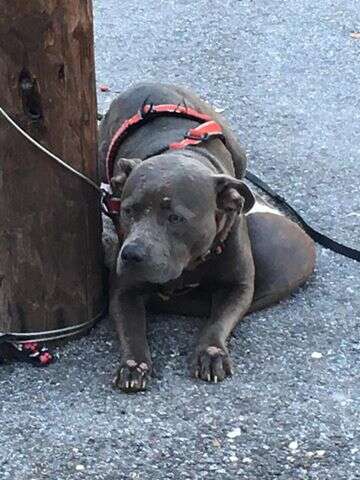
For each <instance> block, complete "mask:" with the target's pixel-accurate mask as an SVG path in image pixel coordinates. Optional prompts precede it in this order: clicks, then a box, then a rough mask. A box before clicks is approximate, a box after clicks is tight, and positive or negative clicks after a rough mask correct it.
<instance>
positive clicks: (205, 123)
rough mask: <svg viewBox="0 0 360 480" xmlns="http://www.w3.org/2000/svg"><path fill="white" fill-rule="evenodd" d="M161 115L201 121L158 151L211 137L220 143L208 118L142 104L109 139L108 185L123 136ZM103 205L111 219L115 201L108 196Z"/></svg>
mask: <svg viewBox="0 0 360 480" xmlns="http://www.w3.org/2000/svg"><path fill="white" fill-rule="evenodd" d="M165 115H170V116H178V117H185V118H188V119H190V120H196V121H198V122H201V124H200V125H199V126H198V127H195V128H191V129H190V130H189V131H188V132H186V133H185V135H184V138H183V139H182V140H180V141H178V142H173V143H170V144H169V145H167V146H166V147H165V148H164V149H162V152H163V151H166V150H180V149H182V148H186V147H188V146H189V145H198V144H199V143H202V142H205V141H207V140H210V139H212V138H221V139H222V140H224V135H223V131H222V128H221V126H220V125H219V124H218V123H216V122H215V121H214V120H212V119H211V117H210V116H209V115H206V114H204V113H200V112H197V111H196V110H194V109H192V108H189V107H184V106H181V105H171V104H165V105H152V104H150V105H143V106H142V108H141V110H140V111H139V112H138V113H136V114H135V115H134V116H132V117H131V118H129V119H128V120H125V121H124V122H123V123H122V125H121V126H120V127H119V128H118V130H117V131H116V132H115V134H114V136H113V138H112V140H111V143H110V146H109V149H108V152H107V155H106V175H107V179H108V182H109V183H110V180H111V178H112V176H113V171H114V163H115V158H116V155H117V152H118V150H119V147H120V145H121V143H122V142H123V141H124V139H125V137H127V136H128V135H129V134H130V133H131V131H133V130H134V129H136V128H139V127H141V126H142V125H144V124H145V123H146V122H148V121H149V120H150V119H151V118H154V117H159V116H165ZM104 202H105V205H106V208H107V210H108V213H109V214H110V216H115V215H117V214H119V213H120V206H121V203H120V199H119V198H117V197H113V196H111V195H110V196H108V197H107V198H105V199H104Z"/></svg>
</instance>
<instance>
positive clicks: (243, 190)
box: [213, 175, 255, 213]
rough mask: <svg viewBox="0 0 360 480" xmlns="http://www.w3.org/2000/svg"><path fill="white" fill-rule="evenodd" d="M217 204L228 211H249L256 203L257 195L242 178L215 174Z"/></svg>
mask: <svg viewBox="0 0 360 480" xmlns="http://www.w3.org/2000/svg"><path fill="white" fill-rule="evenodd" d="M213 178H214V182H215V190H216V192H217V206H218V208H219V209H220V210H224V211H225V212H227V213H234V212H237V213H240V212H241V213H247V212H248V211H249V210H251V209H252V207H253V206H254V204H255V197H254V194H253V193H252V191H251V190H250V188H249V187H248V186H247V185H246V183H245V182H243V181H242V180H238V179H237V178H234V177H231V176H230V175H214V176H213Z"/></svg>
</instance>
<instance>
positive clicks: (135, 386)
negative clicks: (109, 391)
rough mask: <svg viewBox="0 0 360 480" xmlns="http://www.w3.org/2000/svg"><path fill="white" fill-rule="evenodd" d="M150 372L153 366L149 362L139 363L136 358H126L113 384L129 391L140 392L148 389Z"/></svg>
mask: <svg viewBox="0 0 360 480" xmlns="http://www.w3.org/2000/svg"><path fill="white" fill-rule="evenodd" d="M150 374H151V366H150V363H149V362H139V363H138V362H136V361H135V360H131V359H130V360H126V361H125V362H123V363H121V365H120V368H119V370H118V372H117V374H116V377H115V378H114V381H113V385H114V387H115V388H119V389H120V390H122V391H124V392H127V393H135V392H139V391H141V390H145V389H146V386H147V384H148V381H149V379H150Z"/></svg>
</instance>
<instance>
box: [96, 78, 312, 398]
mask: <svg viewBox="0 0 360 480" xmlns="http://www.w3.org/2000/svg"><path fill="white" fill-rule="evenodd" d="M159 105H163V106H164V105H168V106H169V105H172V106H174V105H175V106H176V107H175V108H178V110H177V111H173V114H171V113H169V112H164V113H163V114H157V115H148V116H147V118H146V121H142V120H141V121H139V122H138V123H137V124H136V125H135V126H129V125H128V127H127V129H126V134H125V135H124V136H123V137H122V138H121V141H118V142H116V141H114V137H115V139H116V135H117V132H118V131H119V128H121V127H122V126H123V125H124V122H126V121H128V120H129V119H131V118H132V117H133V116H134V115H135V114H136V113H137V112H139V111H142V112H143V113H146V112H148V111H152V109H153V107H154V106H159ZM167 108H168V109H169V108H170V107H167ZM171 108H172V107H171ZM146 109H147V110H146ZM174 110H175V109H174ZM190 110H192V111H196V112H198V113H199V114H200V115H205V116H206V115H207V116H208V117H209V118H211V120H213V121H214V122H216V124H215V130H216V128H217V127H220V131H221V132H217V133H218V134H215V135H212V134H211V132H210V134H209V132H206V131H205V134H203V135H202V137H201V139H200V141H196V140H199V138H198V137H197V136H196V135H195V134H196V131H195V132H194V130H192V129H196V128H197V127H199V126H201V125H202V124H203V123H204V121H203V120H200V119H199V118H195V117H196V115H195V117H191V115H182V114H181V113H180V111H181V112H185V113H186V111H190ZM177 112H178V114H177ZM144 116H145V115H144ZM140 117H142V115H141V114H140ZM205 123H206V122H205ZM210 123H211V122H210ZM206 125H208V124H206ZM212 126H213V127H214V125H212ZM204 128H205V127H204ZM189 132H190V134H189ZM191 132H194V133H191ZM99 137H100V152H99V153H100V155H99V160H100V169H101V172H102V180H103V181H106V180H108V181H109V182H110V185H111V189H112V192H113V194H114V195H115V196H116V197H117V198H120V199H121V209H120V213H119V215H118V216H116V218H115V225H116V228H117V230H118V235H117V234H116V233H115V232H116V229H115V226H114V225H113V224H112V222H111V221H109V219H107V218H106V217H105V218H104V233H103V244H104V250H105V258H106V264H107V266H108V268H109V270H110V277H109V285H110V307H109V309H110V315H111V317H112V319H113V320H114V322H115V325H116V329H117V332H118V335H119V338H120V343H121V350H122V359H121V364H120V366H119V370H118V372H117V376H116V378H115V381H114V384H115V386H117V387H118V388H120V389H121V390H124V391H127V392H135V391H138V390H143V389H144V388H145V387H146V385H147V383H148V380H149V378H150V376H151V369H152V366H151V355H150V350H149V346H148V342H147V338H146V309H147V308H149V309H152V310H155V311H165V312H170V313H184V314H193V315H199V314H201V315H206V316H207V317H208V319H207V322H206V324H205V326H204V328H203V329H202V331H201V332H200V335H199V338H198V340H197V343H196V346H195V348H194V351H193V354H192V356H191V362H190V371H191V374H192V375H193V376H194V377H196V378H200V379H202V380H205V381H209V382H215V383H216V382H218V381H221V380H224V379H225V378H226V377H227V376H230V375H231V374H232V363H231V360H230V357H229V352H228V349H227V345H226V342H227V338H228V336H229V335H230V333H231V331H232V330H233V328H234V327H235V325H236V324H237V322H238V321H239V320H240V319H241V318H243V317H244V315H245V314H246V313H247V312H249V311H253V310H256V309H259V308H263V307H265V306H267V305H270V304H272V303H274V302H276V301H278V300H280V299H281V298H283V297H284V296H285V295H287V294H289V293H290V292H291V291H292V290H294V288H296V287H297V286H299V285H301V284H302V283H304V281H305V280H306V279H307V278H308V276H309V275H310V273H311V272H312V270H313V268H314V247H313V243H312V241H311V240H310V239H309V238H308V237H307V235H305V234H304V233H303V231H302V230H301V229H300V228H299V227H298V226H297V225H295V224H294V223H293V222H291V221H290V220H288V219H286V218H285V217H284V216H282V215H280V214H278V212H273V211H271V210H269V208H268V207H267V206H266V205H265V204H264V203H261V205H260V207H259V203H258V202H256V205H255V197H254V194H253V193H252V192H251V190H250V188H249V187H248V186H247V184H246V183H244V181H243V180H242V179H243V177H244V174H245V169H246V156H245V153H244V151H243V150H242V148H241V147H240V145H239V143H238V141H237V139H236V138H235V136H234V134H233V133H232V131H231V130H230V128H229V127H228V125H227V124H226V123H225V121H224V120H223V119H222V118H221V117H220V116H219V115H218V114H217V113H216V112H215V111H214V110H213V109H212V108H211V107H210V106H209V105H208V104H207V103H205V102H203V101H202V100H200V99H199V98H198V97H197V96H196V95H195V94H193V93H192V92H189V91H188V90H185V89H183V88H179V87H176V86H169V85H159V84H150V83H149V84H140V85H137V86H135V87H133V88H131V89H129V90H127V91H126V92H124V93H123V94H122V95H120V96H119V97H118V98H117V99H116V100H114V101H113V103H112V104H111V106H110V109H109V111H108V112H107V114H106V115H105V117H104V119H103V121H102V123H101V126H100V132H99ZM174 142H178V143H176V144H174ZM179 143H180V145H179ZM172 145H175V147H171V146H172ZM169 146H170V147H169ZM109 152H110V153H109ZM110 157H112V158H111V166H110V167H109V165H108V168H107V170H108V171H107V176H108V178H106V159H107V160H108V162H109V161H110V160H109V159H110ZM254 205H255V209H254Z"/></svg>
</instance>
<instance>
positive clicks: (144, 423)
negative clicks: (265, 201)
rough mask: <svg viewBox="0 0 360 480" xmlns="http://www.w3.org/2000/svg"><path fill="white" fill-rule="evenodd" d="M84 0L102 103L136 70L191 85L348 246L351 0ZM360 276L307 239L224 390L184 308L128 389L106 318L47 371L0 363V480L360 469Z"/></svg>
mask: <svg viewBox="0 0 360 480" xmlns="http://www.w3.org/2000/svg"><path fill="white" fill-rule="evenodd" d="M94 4H95V5H94V6H95V20H96V48H97V54H96V56H97V80H98V83H99V84H101V83H106V84H108V85H109V86H110V87H111V91H110V92H108V93H99V110H100V111H104V110H105V109H106V107H107V106H108V104H109V102H110V100H111V99H112V98H113V97H114V95H115V93H114V92H115V91H121V90H122V89H124V88H125V87H127V86H128V85H129V84H131V83H133V82H136V81H139V80H154V79H155V80H159V81H160V80H161V81H170V82H176V83H180V84H184V85H187V86H191V87H193V88H194V89H195V90H197V91H198V92H199V93H200V94H201V95H202V96H204V97H205V98H207V99H209V100H210V101H211V102H212V103H213V104H215V105H216V106H217V107H219V108H223V109H224V115H226V116H227V117H228V118H229V120H230V121H231V123H232V125H233V127H234V129H235V130H236V131H237V133H238V134H239V137H240V138H241V139H242V141H243V143H244V144H245V145H246V147H247V150H248V154H249V159H250V168H251V170H253V171H255V172H256V173H258V174H260V175H261V177H262V178H264V179H266V180H267V181H268V182H269V183H270V184H271V185H272V186H274V187H276V188H277V189H278V190H279V191H280V192H282V193H283V194H284V195H285V196H286V197H287V198H288V199H289V201H290V203H292V204H293V205H294V206H295V207H297V208H298V209H299V210H300V211H301V212H302V213H303V214H304V216H305V217H306V218H307V219H308V220H309V221H310V222H311V223H312V224H313V225H316V226H319V228H321V229H322V230H323V231H325V232H328V233H329V234H331V235H332V236H334V237H336V238H337V239H339V240H341V241H343V242H346V243H348V244H349V245H352V246H354V247H359V240H358V238H359V226H360V187H359V186H360V172H359V154H360V151H359V150H360V108H359V77H360V66H359V53H360V52H359V50H360V39H359V40H357V39H355V38H352V37H351V36H350V33H351V32H353V31H359V30H360V18H359V17H360V9H359V2H358V1H357V0H347V1H343V2H335V1H333V0H318V1H317V2H313V1H312V0H302V1H301V2H298V1H296V0H288V1H286V2H284V1H279V0H273V1H268V0H262V1H260V0H253V1H251V0H243V1H240V0H222V1H219V0H214V1H212V2H209V1H206V0H198V1H196V2H193V1H189V0H177V1H176V2H175V1H173V0H170V1H166V2H165V1H161V0H160V1H159V0H157V1H155V0H146V2H141V1H140V0H132V1H130V0H122V1H121V2H118V1H116V0H107V1H104V0H94ZM359 288H360V275H359V265H358V264H356V263H355V262H352V261H350V260H347V259H345V258H342V257H340V256H337V255H334V254H332V253H331V252H328V251H325V250H323V249H321V248H319V249H318V265H317V270H316V273H315V275H314V276H313V278H312V280H311V281H310V282H309V284H308V285H307V287H306V288H305V289H303V290H301V291H299V292H298V293H297V294H296V295H294V296H293V297H292V298H291V299H289V300H287V301H285V302H282V303H281V304H280V305H278V306H276V307H274V308H272V309H269V310H266V311H264V312H260V313H258V314H255V315H252V316H250V317H248V318H247V319H245V320H244V321H243V322H242V323H241V325H240V326H239V327H238V328H237V329H236V332H235V336H234V338H232V340H231V349H232V356H233V359H234V360H235V363H236V364H237V369H236V375H235V377H234V378H233V379H232V380H229V381H225V382H224V383H223V384H218V385H207V384H205V383H200V382H195V381H193V380H191V379H190V378H188V374H187V369H186V353H187V351H188V345H189V344H190V343H191V341H192V339H193V337H194V334H195V332H196V331H197V329H198V325H199V322H200V321H199V320H196V319H180V318H160V317H159V318H153V319H152V322H151V327H150V328H151V344H152V348H153V352H154V356H155V367H156V371H157V377H156V378H155V379H154V381H153V383H152V385H151V388H150V390H149V391H148V392H146V393H142V394H138V395H136V396H134V395H132V396H127V395H124V394H120V393H118V392H115V391H113V390H112V389H111V386H110V380H111V378H112V375H113V371H114V369H115V366H116V361H117V357H118V344H117V341H116V338H115V336H114V333H113V330H112V327H111V326H110V325H109V324H108V322H107V321H104V322H103V323H102V324H101V325H100V326H98V327H97V328H96V329H95V330H94V331H92V333H91V334H90V335H89V336H88V337H87V338H85V339H82V340H80V341H78V342H74V343H71V344H69V345H67V346H66V347H64V348H61V349H59V350H58V354H59V361H58V362H57V363H56V364H55V365H52V366H50V367H49V368H47V369H34V368H32V367H30V366H27V365H13V364H11V365H5V366H2V367H1V370H0V387H1V391H0V401H1V403H0V412H1V416H0V421H1V436H0V478H1V480H6V479H11V480H32V479H34V480H35V479H37V480H38V479H41V480H42V479H51V480H67V479H71V480H73V479H74V480H78V479H85V478H91V479H99V480H105V479H106V480H121V479H201V478H207V479H234V478H241V479H249V480H255V479H261V480H267V479H275V478H278V479H281V480H296V479H303V480H305V479H306V480H310V479H311V480H315V479H319V480H320V479H321V480H325V479H332V480H333V479H334V480H351V479H358V478H360V427H359V424H360V418H359V417H360V400H359V399H360V387H359V353H360V343H359V317H360V297H359ZM314 352H316V353H314Z"/></svg>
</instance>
